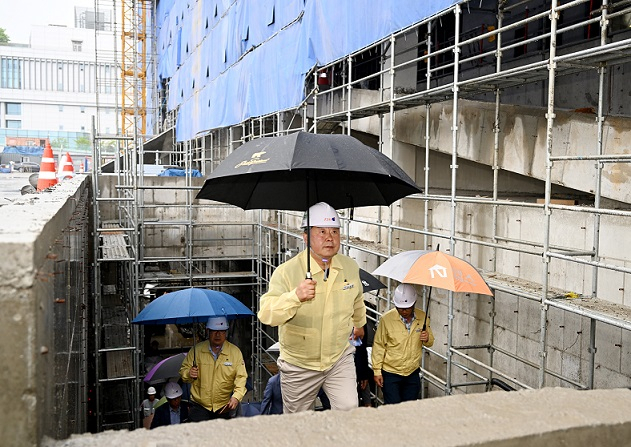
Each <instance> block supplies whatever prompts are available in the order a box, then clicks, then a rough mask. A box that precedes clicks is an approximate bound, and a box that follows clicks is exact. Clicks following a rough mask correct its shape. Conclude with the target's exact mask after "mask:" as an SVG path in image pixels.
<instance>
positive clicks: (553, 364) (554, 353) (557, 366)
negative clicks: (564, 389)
mask: <svg viewBox="0 0 631 447" xmlns="http://www.w3.org/2000/svg"><path fill="white" fill-rule="evenodd" d="M546 354H547V356H546V369H547V370H549V371H553V372H555V373H557V374H562V373H563V359H562V356H563V353H562V352H561V351H560V350H558V349H556V348H548V350H547V351H546ZM562 383H563V381H562V380H561V379H559V378H558V377H554V376H552V375H550V374H548V375H547V376H546V386H561V384H562Z"/></svg>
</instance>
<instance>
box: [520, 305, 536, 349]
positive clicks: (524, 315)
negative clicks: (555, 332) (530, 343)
mask: <svg viewBox="0 0 631 447" xmlns="http://www.w3.org/2000/svg"><path fill="white" fill-rule="evenodd" d="M517 327H518V332H519V334H521V335H522V336H524V337H527V338H529V339H531V340H539V337H540V334H541V307H540V305H539V303H537V302H535V301H531V300H520V301H519V304H518V316H517Z"/></svg>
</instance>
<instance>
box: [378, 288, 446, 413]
mask: <svg viewBox="0 0 631 447" xmlns="http://www.w3.org/2000/svg"><path fill="white" fill-rule="evenodd" d="M416 298H417V295H416V290H414V286H412V285H410V284H401V285H399V286H398V287H397V288H396V290H395V291H394V300H393V301H394V305H395V308H394V309H391V310H389V311H388V312H386V313H385V314H383V315H382V316H381V319H380V320H379V325H378V326H377V332H376V333H375V338H374V340H373V344H372V369H373V373H374V375H375V383H376V384H377V386H379V387H381V388H382V390H383V399H384V402H385V403H386V404H397V403H399V402H404V401H407V400H416V399H418V395H419V392H420V391H421V379H420V377H419V372H420V368H419V367H420V362H421V355H422V353H423V345H425V346H428V347H429V346H432V345H433V344H434V334H432V329H431V328H430V325H429V318H428V319H427V327H426V328H423V322H424V320H425V312H423V311H422V310H420V309H417V308H415V307H414V304H415V303H416Z"/></svg>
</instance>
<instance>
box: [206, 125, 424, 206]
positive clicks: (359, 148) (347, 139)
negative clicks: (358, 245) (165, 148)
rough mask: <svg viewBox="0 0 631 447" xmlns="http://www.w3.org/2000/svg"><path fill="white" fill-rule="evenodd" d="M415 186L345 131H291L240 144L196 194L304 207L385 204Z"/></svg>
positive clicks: (229, 200)
mask: <svg viewBox="0 0 631 447" xmlns="http://www.w3.org/2000/svg"><path fill="white" fill-rule="evenodd" d="M420 192H422V191H421V189H420V188H419V187H418V186H417V185H416V184H415V183H414V181H413V180H412V179H411V178H410V177H409V176H408V175H407V174H406V173H405V172H404V171H403V169H401V168H400V167H399V166H398V165H397V164H396V163H395V162H393V161H392V160H391V159H390V158H388V157H387V156H385V155H384V154H382V153H381V152H379V151H378V150H376V149H373V148H372V147H370V146H366V145H365V144H363V143H362V142H360V141H359V140H357V139H356V138H354V137H351V136H349V135H337V134H336V135H328V134H312V133H307V132H296V133H292V134H289V135H284V136H280V137H265V138H258V139H255V140H252V141H249V142H247V143H245V144H244V145H243V146H240V147H239V148H237V149H236V150H235V151H234V152H233V153H232V154H230V155H229V156H228V157H227V158H226V159H225V160H224V161H223V162H222V163H221V164H220V165H219V166H218V167H217V169H215V170H214V171H213V172H212V173H211V174H210V176H208V179H207V180H206V182H205V183H204V187H203V188H202V189H201V190H200V192H199V193H198V194H197V197H196V198H197V199H210V200H216V201H219V202H225V203H230V204H232V205H236V206H238V207H240V208H243V209H246V210H247V209H282V210H295V211H305V210H307V209H308V208H309V207H310V206H311V205H313V204H315V203H317V202H326V203H328V204H329V205H331V206H332V207H333V208H335V209H340V208H354V207H357V206H372V205H382V206H388V205H390V204H391V203H393V202H394V201H396V200H398V199H401V198H403V197H405V196H408V195H410V194H415V193H420Z"/></svg>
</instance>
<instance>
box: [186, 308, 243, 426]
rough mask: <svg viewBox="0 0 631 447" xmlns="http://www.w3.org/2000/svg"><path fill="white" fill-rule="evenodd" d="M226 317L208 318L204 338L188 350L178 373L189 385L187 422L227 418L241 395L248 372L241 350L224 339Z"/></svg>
mask: <svg viewBox="0 0 631 447" xmlns="http://www.w3.org/2000/svg"><path fill="white" fill-rule="evenodd" d="M227 332H228V321H227V320H226V317H212V318H209V319H208V322H207V323H206V335H207V338H208V340H205V341H202V342H200V343H197V344H196V345H195V346H193V348H192V349H191V350H190V351H188V354H187V355H186V358H184V361H183V362H182V366H181V367H180V376H181V377H182V380H183V381H184V382H185V383H192V385H191V405H190V409H189V420H190V421H191V422H200V421H207V420H210V419H217V418H223V419H228V418H230V417H232V415H233V414H235V413H236V412H235V410H236V409H237V406H238V405H239V402H241V400H242V399H243V396H245V393H246V388H245V383H246V380H247V378H248V373H247V371H246V369H245V362H244V361H243V354H242V353H241V350H240V349H239V348H238V347H237V346H235V345H233V344H232V343H230V342H229V341H227V340H226V336H227Z"/></svg>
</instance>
